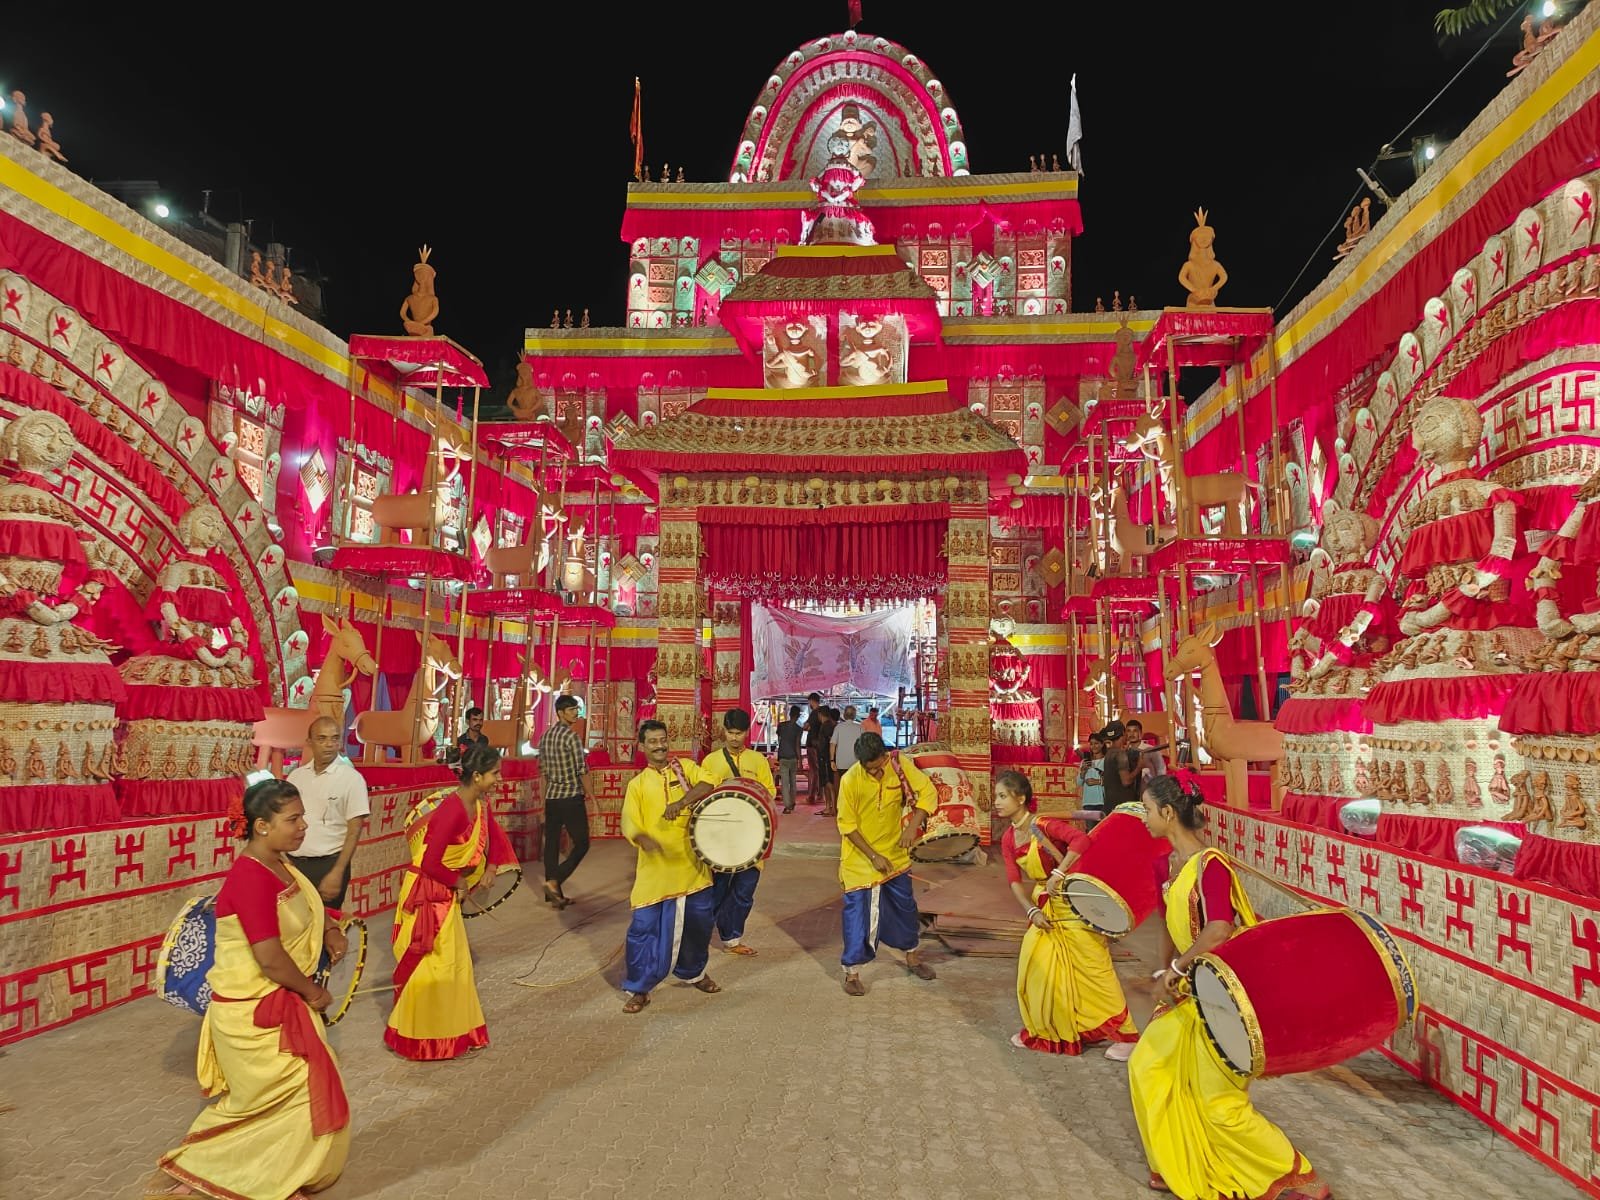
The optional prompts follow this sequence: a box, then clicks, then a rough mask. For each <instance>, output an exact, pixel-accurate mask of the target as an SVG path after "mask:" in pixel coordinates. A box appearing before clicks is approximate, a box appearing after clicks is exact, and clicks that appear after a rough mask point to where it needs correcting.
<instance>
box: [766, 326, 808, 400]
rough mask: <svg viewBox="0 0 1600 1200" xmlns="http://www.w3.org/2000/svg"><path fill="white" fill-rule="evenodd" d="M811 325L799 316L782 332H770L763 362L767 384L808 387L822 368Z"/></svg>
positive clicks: (781, 386) (780, 386)
mask: <svg viewBox="0 0 1600 1200" xmlns="http://www.w3.org/2000/svg"><path fill="white" fill-rule="evenodd" d="M815 342H816V338H815V336H814V335H813V333H812V330H811V326H810V325H808V324H806V323H805V322H804V321H802V320H800V319H799V318H795V319H794V320H791V321H789V322H788V323H787V324H785V325H784V327H783V333H782V336H781V337H779V336H778V335H776V334H769V335H768V338H767V344H766V347H765V349H764V351H763V358H762V365H763V367H764V369H765V382H766V386H767V387H769V388H800V387H811V386H813V385H814V384H815V383H816V382H817V378H818V376H819V375H820V373H821V371H822V358H821V356H820V355H819V353H818V348H817V346H816V344H815Z"/></svg>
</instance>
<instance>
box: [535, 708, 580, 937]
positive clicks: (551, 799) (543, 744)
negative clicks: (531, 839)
mask: <svg viewBox="0 0 1600 1200" xmlns="http://www.w3.org/2000/svg"><path fill="white" fill-rule="evenodd" d="M577 720H578V698H577V697H576V696H558V697H556V719H555V721H554V722H552V723H551V725H550V728H549V729H546V730H545V731H544V736H543V737H541V738H540V739H539V777H540V778H541V779H542V780H543V781H544V898H545V902H546V903H547V904H554V905H555V906H556V907H557V908H565V907H566V906H567V905H569V904H571V903H572V901H571V900H569V899H567V896H566V893H565V892H563V891H562V890H561V885H562V884H563V883H565V882H566V881H567V880H568V879H569V878H570V877H571V876H572V873H573V872H574V871H576V870H577V869H578V864H579V863H580V862H582V861H583V856H584V855H585V854H587V853H589V809H588V804H587V802H588V801H589V800H592V799H593V798H594V785H593V784H591V783H590V782H589V764H588V761H587V759H586V757H585V755H584V751H583V744H582V743H581V742H579V741H578V735H577V734H576V733H574V732H573V731H572V726H573V725H574V724H575V723H576V722H577ZM563 829H565V830H566V831H567V836H568V837H570V838H571V839H572V853H570V854H569V855H567V857H566V859H565V860H563V859H562V858H561V831H562V830H563Z"/></svg>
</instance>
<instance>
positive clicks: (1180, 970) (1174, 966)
mask: <svg viewBox="0 0 1600 1200" xmlns="http://www.w3.org/2000/svg"><path fill="white" fill-rule="evenodd" d="M1172 973H1173V974H1174V975H1176V976H1178V977H1179V978H1180V979H1187V978H1189V972H1187V971H1185V970H1184V969H1183V968H1182V967H1180V966H1179V965H1178V960H1177V959H1173V960H1172Z"/></svg>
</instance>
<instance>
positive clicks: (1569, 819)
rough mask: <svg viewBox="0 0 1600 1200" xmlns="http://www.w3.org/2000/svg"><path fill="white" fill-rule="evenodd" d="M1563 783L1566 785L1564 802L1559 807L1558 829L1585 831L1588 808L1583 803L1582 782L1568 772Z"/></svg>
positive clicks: (1587, 824)
mask: <svg viewBox="0 0 1600 1200" xmlns="http://www.w3.org/2000/svg"><path fill="white" fill-rule="evenodd" d="M1563 782H1564V783H1565V784H1566V801H1565V802H1564V803H1563V804H1562V805H1561V820H1560V823H1559V824H1560V827H1561V828H1562V829H1587V828H1588V827H1589V807H1588V805H1586V804H1584V802H1583V782H1582V781H1581V780H1580V779H1579V778H1578V776H1577V775H1576V774H1574V773H1572V772H1570V771H1569V772H1568V773H1567V777H1566V779H1565V780H1563Z"/></svg>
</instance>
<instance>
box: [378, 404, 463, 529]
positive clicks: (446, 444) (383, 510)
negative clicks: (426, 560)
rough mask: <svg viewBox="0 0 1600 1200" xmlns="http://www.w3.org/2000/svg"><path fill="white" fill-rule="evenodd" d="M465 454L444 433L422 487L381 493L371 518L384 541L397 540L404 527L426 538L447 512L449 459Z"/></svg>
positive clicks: (431, 455)
mask: <svg viewBox="0 0 1600 1200" xmlns="http://www.w3.org/2000/svg"><path fill="white" fill-rule="evenodd" d="M466 457H467V451H466V450H465V449H462V448H460V447H457V446H454V445H453V444H452V442H451V439H450V437H449V435H447V434H444V433H442V432H441V433H439V434H438V435H437V436H436V438H435V440H434V444H433V447H432V448H431V449H430V451H429V453H428V461H427V465H426V467H425V468H424V469H423V472H422V484H421V486H420V487H418V488H417V490H416V491H414V492H407V493H405V494H404V495H399V496H379V497H378V498H377V499H375V500H374V501H373V502H372V519H373V521H374V522H375V523H376V524H377V525H378V527H379V528H380V529H381V530H382V531H383V533H382V538H381V541H382V544H384V545H386V546H390V545H394V544H396V543H398V542H399V541H400V531H401V530H402V529H409V530H410V531H411V536H412V537H414V538H417V539H419V540H423V541H426V540H427V538H428V535H429V534H431V533H432V532H433V529H434V527H435V526H436V525H438V524H439V519H440V517H441V516H443V514H444V508H445V501H446V498H447V497H446V492H445V485H446V483H447V482H448V481H449V479H450V476H451V471H450V460H451V459H456V460H460V459H464V458H466Z"/></svg>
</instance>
